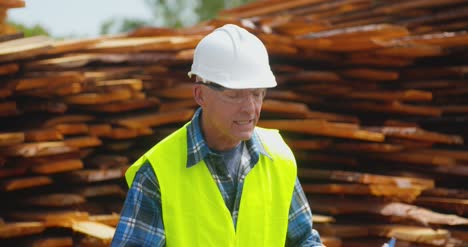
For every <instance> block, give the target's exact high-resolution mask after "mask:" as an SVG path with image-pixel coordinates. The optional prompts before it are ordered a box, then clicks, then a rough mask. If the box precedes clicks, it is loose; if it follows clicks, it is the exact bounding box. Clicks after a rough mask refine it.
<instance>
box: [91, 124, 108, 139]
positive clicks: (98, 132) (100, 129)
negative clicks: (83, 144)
mask: <svg viewBox="0 0 468 247" xmlns="http://www.w3.org/2000/svg"><path fill="white" fill-rule="evenodd" d="M88 132H89V135H90V136H98V137H100V136H106V135H109V134H110V133H111V132H112V126H111V125H110V124H90V125H88Z"/></svg>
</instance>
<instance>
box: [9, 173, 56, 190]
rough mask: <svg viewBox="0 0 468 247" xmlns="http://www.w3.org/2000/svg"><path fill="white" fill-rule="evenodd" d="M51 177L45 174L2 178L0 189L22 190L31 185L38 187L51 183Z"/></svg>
mask: <svg viewBox="0 0 468 247" xmlns="http://www.w3.org/2000/svg"><path fill="white" fill-rule="evenodd" d="M52 183H53V181H52V179H51V178H49V177H46V176H37V177H23V178H14V179H8V180H4V181H2V182H1V183H0V190H2V191H14V190H22V189H27V188H32V187H39V186H44V185H49V184H52Z"/></svg>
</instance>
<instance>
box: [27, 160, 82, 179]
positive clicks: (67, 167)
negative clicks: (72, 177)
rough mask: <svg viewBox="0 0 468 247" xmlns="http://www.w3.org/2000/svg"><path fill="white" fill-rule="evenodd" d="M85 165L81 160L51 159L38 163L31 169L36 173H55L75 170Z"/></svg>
mask: <svg viewBox="0 0 468 247" xmlns="http://www.w3.org/2000/svg"><path fill="white" fill-rule="evenodd" d="M83 167H84V165H83V162H82V161H81V160H76V159H75V160H73V159H69V160H59V161H50V162H47V163H44V164H37V165H34V166H32V167H31V171H32V172H34V173H36V174H43V175H48V174H53V173H60V172H67V171H73V170H79V169H83Z"/></svg>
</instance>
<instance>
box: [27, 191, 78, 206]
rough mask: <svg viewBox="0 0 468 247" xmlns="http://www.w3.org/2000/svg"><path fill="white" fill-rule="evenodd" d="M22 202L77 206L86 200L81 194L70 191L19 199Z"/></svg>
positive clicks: (39, 204) (37, 204)
mask: <svg viewBox="0 0 468 247" xmlns="http://www.w3.org/2000/svg"><path fill="white" fill-rule="evenodd" d="M21 201H22V202H23V203H25V204H28V205H34V206H42V207H66V206H77V205H80V204H83V203H85V202H86V199H85V198H84V197H83V196H80V195H76V194H70V193H55V194H41V195H38V196H30V197H27V198H24V199H22V200H21Z"/></svg>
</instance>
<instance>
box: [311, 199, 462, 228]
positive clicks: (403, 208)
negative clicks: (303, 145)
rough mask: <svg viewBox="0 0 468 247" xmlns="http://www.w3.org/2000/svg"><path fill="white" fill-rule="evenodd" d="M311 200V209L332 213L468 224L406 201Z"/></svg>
mask: <svg viewBox="0 0 468 247" xmlns="http://www.w3.org/2000/svg"><path fill="white" fill-rule="evenodd" d="M313 202H314V204H313V205H312V210H314V211H318V212H326V213H328V214H333V215H347V214H363V213H367V214H377V215H382V216H385V217H391V218H392V220H394V221H398V222H404V221H414V222H416V223H418V224H421V225H424V226H427V225H428V224H431V225H446V226H456V225H458V226H464V225H468V219H467V218H463V217H460V216H457V215H451V214H442V213H437V212H434V211H432V210H428V209H426V208H421V207H417V206H414V205H411V204H407V203H400V202H379V201H375V200H365V203H363V202H362V201H358V200H353V199H346V198H336V197H330V198H314V200H313Z"/></svg>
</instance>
